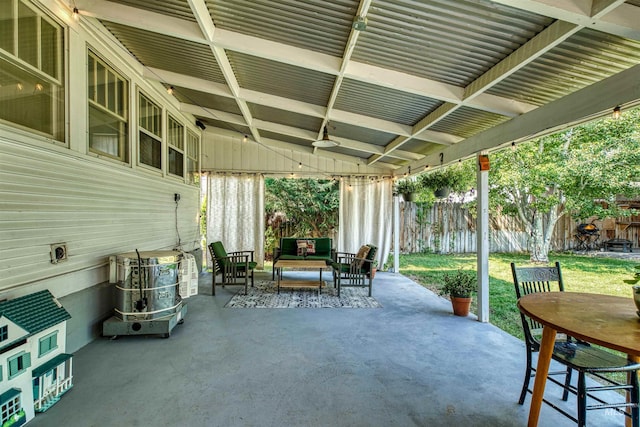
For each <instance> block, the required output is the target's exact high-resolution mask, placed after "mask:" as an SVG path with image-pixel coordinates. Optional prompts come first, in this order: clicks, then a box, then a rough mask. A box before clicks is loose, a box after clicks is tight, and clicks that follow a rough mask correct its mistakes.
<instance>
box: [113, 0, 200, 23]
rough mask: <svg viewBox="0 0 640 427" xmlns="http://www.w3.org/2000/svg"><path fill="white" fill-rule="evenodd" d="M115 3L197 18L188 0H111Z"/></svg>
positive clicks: (190, 19) (186, 17) (192, 18)
mask: <svg viewBox="0 0 640 427" xmlns="http://www.w3.org/2000/svg"><path fill="white" fill-rule="evenodd" d="M110 1H112V2H114V3H120V4H124V5H126V6H131V7H137V8H140V9H144V10H148V11H149V12H155V13H161V14H163V15H167V16H171V17H174V18H180V19H186V20H188V21H193V22H195V20H196V18H195V16H194V15H193V12H191V7H190V6H189V2H188V1H187V0H110Z"/></svg>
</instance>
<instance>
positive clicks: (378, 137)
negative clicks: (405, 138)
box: [328, 120, 396, 145]
mask: <svg viewBox="0 0 640 427" xmlns="http://www.w3.org/2000/svg"><path fill="white" fill-rule="evenodd" d="M328 130H329V136H340V137H343V138H349V139H354V140H356V141H363V142H367V143H369V144H373V145H387V144H388V143H390V142H391V141H393V139H394V138H395V137H396V135H394V134H391V133H387V132H382V131H379V130H375V129H370V128H366V127H362V126H356V125H352V124H349V123H342V122H338V121H335V120H334V121H331V122H329V125H328Z"/></svg>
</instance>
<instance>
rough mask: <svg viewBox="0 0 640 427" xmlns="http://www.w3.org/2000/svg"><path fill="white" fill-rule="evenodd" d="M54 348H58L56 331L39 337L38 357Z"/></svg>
mask: <svg viewBox="0 0 640 427" xmlns="http://www.w3.org/2000/svg"><path fill="white" fill-rule="evenodd" d="M56 348H58V331H56V332H53V333H51V334H49V335H47V336H45V337H42V338H40V343H39V346H38V357H40V356H43V355H45V354H47V353H49V352H50V351H52V350H55V349H56Z"/></svg>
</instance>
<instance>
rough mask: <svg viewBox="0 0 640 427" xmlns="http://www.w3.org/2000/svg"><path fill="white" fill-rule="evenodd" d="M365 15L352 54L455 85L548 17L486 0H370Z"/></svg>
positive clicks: (482, 68)
mask: <svg viewBox="0 0 640 427" xmlns="http://www.w3.org/2000/svg"><path fill="white" fill-rule="evenodd" d="M489 16H490V17H491V18H490V19H489V18H488V17H489ZM367 18H368V21H369V22H368V26H367V30H366V31H363V32H362V33H361V34H360V38H359V39H358V45H357V46H356V48H355V50H354V53H353V59H354V60H356V61H361V62H365V63H368V64H373V65H377V66H380V67H385V68H391V69H394V70H398V71H402V72H407V73H410V74H415V75H417V76H421V77H425V78H430V79H434V80H437V81H440V82H445V83H451V84H455V85H458V86H466V85H468V84H469V83H471V82H472V81H473V80H475V79H476V78H478V77H479V76H480V75H481V74H482V73H484V72H485V71H486V70H488V69H489V68H490V67H492V66H493V65H495V64H496V63H497V62H498V61H500V60H501V59H503V58H504V57H506V56H507V55H509V54H510V53H511V52H513V51H514V50H515V49H517V48H519V47H520V46H522V45H523V44H524V43H526V42H527V41H528V40H529V39H530V38H531V37H533V36H535V35H536V34H537V33H538V32H540V31H541V30H542V29H544V27H546V26H547V25H549V24H550V23H551V22H552V20H551V19H549V18H546V17H541V16H538V15H534V14H531V13H528V12H524V11H522V10H518V9H513V8H510V7H508V6H503V5H500V4H496V3H492V2H490V1H484V0H480V1H467V0H464V1H463V0H459V1H450V0H449V1H448V0H428V1H414V0H384V1H374V2H373V3H372V5H371V8H370V9H369V13H368V15H367Z"/></svg>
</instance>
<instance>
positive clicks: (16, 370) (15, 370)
mask: <svg viewBox="0 0 640 427" xmlns="http://www.w3.org/2000/svg"><path fill="white" fill-rule="evenodd" d="M30 366H31V354H30V353H27V352H24V351H23V352H21V353H18V354H16V355H15V356H12V357H10V358H8V359H7V367H8V369H9V370H8V372H7V377H8V379H12V378H15V377H17V376H18V375H20V374H21V373H23V372H24V371H25V370H26V369H27V368H29V367H30Z"/></svg>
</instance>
